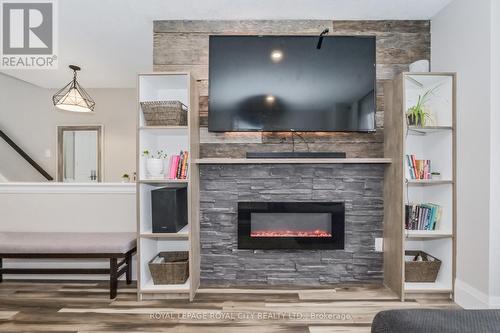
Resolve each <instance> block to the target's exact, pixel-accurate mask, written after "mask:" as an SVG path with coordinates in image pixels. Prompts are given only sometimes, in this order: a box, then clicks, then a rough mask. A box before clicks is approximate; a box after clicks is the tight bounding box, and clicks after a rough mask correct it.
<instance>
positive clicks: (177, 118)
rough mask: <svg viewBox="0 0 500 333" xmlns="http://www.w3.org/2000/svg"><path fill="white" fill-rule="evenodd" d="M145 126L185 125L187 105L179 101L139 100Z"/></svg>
mask: <svg viewBox="0 0 500 333" xmlns="http://www.w3.org/2000/svg"><path fill="white" fill-rule="evenodd" d="M141 107H142V113H143V114H144V120H145V122H146V126H186V125H187V106H185V105H184V104H182V103H181V102H179V101H154V102H141Z"/></svg>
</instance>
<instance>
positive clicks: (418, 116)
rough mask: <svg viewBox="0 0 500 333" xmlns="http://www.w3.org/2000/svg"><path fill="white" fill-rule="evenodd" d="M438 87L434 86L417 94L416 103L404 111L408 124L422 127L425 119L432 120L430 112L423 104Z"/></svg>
mask: <svg viewBox="0 0 500 333" xmlns="http://www.w3.org/2000/svg"><path fill="white" fill-rule="evenodd" d="M438 88H439V86H436V87H434V88H432V89H429V90H427V91H426V92H425V93H424V94H423V95H418V100H417V104H415V105H414V106H412V107H411V108H409V109H408V110H407V111H406V117H407V119H408V125H409V126H419V127H424V126H425V125H426V124H427V120H430V121H432V117H431V113H430V112H428V111H426V110H425V104H426V103H427V102H429V100H430V99H431V98H432V96H433V95H434V92H435V91H436V89H438Z"/></svg>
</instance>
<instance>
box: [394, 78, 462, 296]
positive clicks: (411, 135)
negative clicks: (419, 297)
mask: <svg viewBox="0 0 500 333" xmlns="http://www.w3.org/2000/svg"><path fill="white" fill-rule="evenodd" d="M454 84H455V83H454V75H453V74H448V73H427V74H426V73H418V74H414V73H405V74H404V75H403V85H402V86H403V89H404V93H403V96H404V100H403V105H404V106H403V112H405V111H406V110H408V109H409V108H410V107H412V106H413V105H415V103H416V101H417V99H418V96H419V95H423V94H424V93H425V92H426V91H429V90H431V89H434V93H433V94H432V97H431V98H430V99H429V101H428V102H427V103H426V111H430V112H431V119H430V120H428V121H427V123H426V124H425V126H423V127H419V126H407V125H406V124H405V125H404V127H405V129H404V144H403V162H404V187H405V188H404V202H405V204H406V203H416V204H420V203H434V204H438V205H440V206H441V207H442V216H441V220H440V222H439V225H438V226H437V228H436V230H405V238H404V240H403V244H404V247H403V248H404V250H422V251H424V252H426V253H428V254H430V255H432V256H434V257H436V258H438V259H439V260H441V262H442V263H441V268H440V271H439V274H438V277H437V279H436V282H433V283H409V282H405V283H404V291H405V292H426V291H429V292H436V291H440V292H443V291H444V292H448V291H449V292H450V293H451V292H452V291H453V280H454V257H455V253H454V252H455V251H454V248H455V247H454V230H455V200H454V199H455V196H454V191H455V184H454V182H455V160H454V158H455V148H454V145H455V124H454V119H455V115H454ZM404 119H406V117H404ZM407 154H408V155H411V154H413V155H416V158H417V159H426V160H430V161H431V172H434V171H437V172H440V173H441V177H440V178H439V179H426V180H415V179H411V177H410V172H409V168H408V166H407V164H406V159H405V158H406V155H407ZM403 225H404V221H403Z"/></svg>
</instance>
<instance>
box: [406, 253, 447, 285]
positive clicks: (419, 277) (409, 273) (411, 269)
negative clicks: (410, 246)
mask: <svg viewBox="0 0 500 333" xmlns="http://www.w3.org/2000/svg"><path fill="white" fill-rule="evenodd" d="M419 255H420V256H421V257H422V259H423V261H413V260H412V261H406V260H405V282H435V281H436V278H437V275H438V273H439V268H441V260H439V259H437V258H435V257H433V256H431V255H430V254H428V253H425V252H423V251H405V256H412V257H413V258H417V257H418V256H419Z"/></svg>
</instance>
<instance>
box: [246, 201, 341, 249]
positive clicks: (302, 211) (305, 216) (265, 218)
mask: <svg viewBox="0 0 500 333" xmlns="http://www.w3.org/2000/svg"><path fill="white" fill-rule="evenodd" d="M344 214H345V213H344V204H343V203H339V202H333V203H324V202H320V203H318V202H239V203H238V248H240V249H343V248H344V224H345V221H344Z"/></svg>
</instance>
